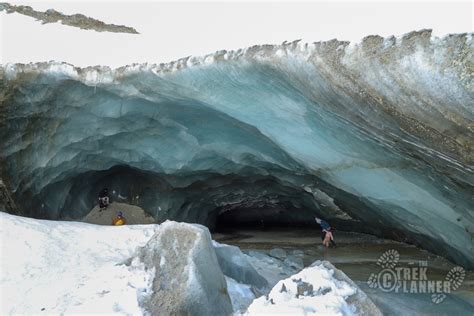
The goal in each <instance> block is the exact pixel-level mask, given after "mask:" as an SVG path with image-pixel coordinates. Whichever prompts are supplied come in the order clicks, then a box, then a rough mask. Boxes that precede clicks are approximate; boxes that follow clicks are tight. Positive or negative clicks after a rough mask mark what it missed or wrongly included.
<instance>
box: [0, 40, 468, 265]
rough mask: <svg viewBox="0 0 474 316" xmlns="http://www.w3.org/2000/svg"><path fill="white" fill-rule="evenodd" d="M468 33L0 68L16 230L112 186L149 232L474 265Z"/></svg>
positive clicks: (0, 117) (0, 115)
mask: <svg viewBox="0 0 474 316" xmlns="http://www.w3.org/2000/svg"><path fill="white" fill-rule="evenodd" d="M472 60H474V59H473V44H472V34H458V35H451V36H447V37H445V38H442V39H432V38H431V33H430V31H421V32H413V33H410V34H407V35H405V36H403V37H402V38H394V37H390V38H385V39H384V38H381V37H378V36H370V37H367V38H365V39H364V40H363V41H362V42H361V43H360V44H357V45H354V44H349V43H348V42H339V41H336V40H334V41H329V42H323V43H315V44H311V45H305V44H299V43H296V42H293V43H288V44H283V45H280V46H255V47H251V48H248V49H245V50H239V51H233V52H225V51H223V52H217V53H216V54H213V55H209V56H205V57H202V58H186V59H182V60H179V61H177V62H174V63H171V64H161V65H133V66H127V67H123V68H119V69H115V70H111V69H109V68H107V67H90V68H84V69H80V68H75V67H73V66H71V65H67V64H61V63H54V62H51V63H44V64H29V65H20V64H7V65H3V66H2V68H0V79H1V82H0V84H1V94H0V102H1V104H0V111H1V112H0V122H1V124H2V128H1V134H0V136H1V139H2V142H1V144H0V150H1V152H0V153H1V155H0V157H1V161H2V169H1V178H2V179H3V182H4V183H5V185H6V186H7V188H8V189H9V190H10V191H11V194H12V197H13V199H14V200H15V203H16V204H17V206H18V209H19V210H20V213H21V214H23V215H26V216H32V217H39V218H50V219H74V218H80V217H82V216H84V215H85V214H86V213H87V212H88V211H89V210H90V209H91V208H92V206H93V205H94V203H95V202H96V197H97V194H98V192H99V190H100V189H101V188H103V187H108V188H109V190H110V191H113V192H114V193H113V198H114V199H118V200H123V201H127V202H129V203H133V204H136V205H139V206H141V207H142V208H144V209H145V210H146V211H147V212H149V213H151V214H152V215H153V216H154V217H155V218H156V219H157V220H163V219H167V218H171V219H175V220H182V221H190V222H199V223H203V224H206V225H208V226H210V227H213V226H214V225H215V223H216V220H217V219H218V218H219V217H220V216H224V217H225V218H226V221H228V222H229V221H230V222H235V223H236V225H237V224H239V223H244V222H252V221H260V220H264V221H266V222H273V223H280V224H294V225H300V224H308V223H312V222H313V217H314V216H315V215H320V216H323V217H324V218H327V219H328V220H329V221H330V222H332V223H334V225H335V226H336V227H338V228H340V229H349V230H354V231H363V232H369V233H372V234H376V235H379V236H385V237H389V238H393V239H397V240H402V241H408V242H413V243H416V244H418V245H421V246H422V247H424V248H426V249H429V250H432V251H434V252H436V253H438V254H441V255H443V256H445V257H447V258H450V259H451V260H454V261H456V262H458V263H460V264H462V265H464V266H466V267H471V268H472V267H474V249H473V238H474V237H473V236H474V235H473V232H474V214H473V206H474V201H473V197H474V194H473V193H474V190H473V184H474V178H473V175H474V173H473V162H474V155H473V143H474V141H473V139H474V137H473V136H474V135H473V134H474V132H473V127H474V125H473V124H474V105H473V99H474V98H473V76H472V75H473V65H472Z"/></svg>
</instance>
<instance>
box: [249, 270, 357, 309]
mask: <svg viewBox="0 0 474 316" xmlns="http://www.w3.org/2000/svg"><path fill="white" fill-rule="evenodd" d="M333 273H334V271H332V270H328V269H326V268H325V267H324V266H323V265H316V266H311V267H308V268H306V269H304V270H302V271H301V272H299V273H297V274H295V275H292V276H291V277H289V278H287V279H285V280H281V281H280V282H278V283H277V284H276V285H275V286H274V287H273V289H272V290H271V292H270V293H269V294H268V295H267V296H261V297H260V298H258V299H256V300H254V301H253V303H252V304H251V305H250V306H249V308H248V315H262V314H271V315H311V314H314V315H356V310H355V308H354V307H352V306H350V305H349V304H348V303H347V302H346V298H348V297H349V296H351V295H354V294H355V293H356V291H357V289H356V288H355V287H353V286H351V285H350V284H348V283H347V282H345V281H340V280H337V279H336V278H334V276H333Z"/></svg>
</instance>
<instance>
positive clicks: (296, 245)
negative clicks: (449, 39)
mask: <svg viewBox="0 0 474 316" xmlns="http://www.w3.org/2000/svg"><path fill="white" fill-rule="evenodd" d="M213 239H215V240H216V241H218V242H221V243H226V244H230V245H235V246H238V247H240V248H241V249H242V251H244V252H246V251H249V250H258V251H262V252H268V251H269V250H271V249H273V248H283V249H285V250H287V251H290V250H302V251H304V257H303V261H304V263H305V266H307V265H309V264H311V263H312V262H314V261H315V260H328V261H330V262H331V263H333V264H334V265H335V266H336V267H337V268H339V269H340V270H342V271H343V272H345V273H346V274H347V275H348V276H349V277H350V278H351V279H352V280H354V282H356V283H357V285H359V287H361V288H362V290H364V291H365V292H366V293H367V294H368V295H369V296H370V298H371V299H372V300H373V301H374V303H375V304H376V305H377V306H378V307H379V308H380V309H381V310H382V312H383V313H384V314H387V315H397V316H398V315H415V314H416V315H450V316H454V315H456V316H460V315H474V272H473V271H466V272H465V277H464V279H463V280H462V283H461V285H460V287H459V288H457V289H456V290H455V291H452V292H451V293H450V294H447V295H446V297H444V296H443V295H442V294H440V295H437V296H436V297H433V296H432V294H425V293H420V292H421V291H422V290H423V284H426V285H427V291H429V289H428V282H431V284H434V282H433V281H444V280H445V279H446V277H447V275H448V272H449V271H450V270H451V269H453V268H455V267H456V265H454V264H452V263H450V262H449V261H447V260H445V259H444V258H441V257H439V256H436V255H434V254H432V253H430V252H428V251H425V250H422V249H419V248H417V247H415V246H412V245H408V244H403V243H399V242H394V241H390V240H384V239H379V238H376V237H373V236H370V235H365V234H357V233H346V232H336V233H335V241H336V243H337V247H336V248H325V247H323V246H322V244H321V236H320V232H319V231H318V230H313V229H295V228H291V229H281V228H280V229H272V230H268V231H262V230H256V229H248V230H234V231H226V232H225V233H215V234H213ZM392 250H395V251H396V253H398V255H399V258H398V261H397V262H396V260H391V261H387V262H386V264H389V262H393V265H394V267H393V268H390V267H389V270H390V271H393V272H394V273H395V277H394V274H391V273H390V272H387V271H385V272H381V271H382V270H383V268H382V267H381V266H380V265H377V261H378V260H379V258H380V256H381V255H382V254H383V253H385V252H386V251H391V253H392V254H396V253H395V252H394V251H392ZM395 262H396V264H395ZM397 269H398V270H397ZM398 271H399V272H398ZM408 271H410V274H411V275H408ZM423 272H425V273H426V278H425V277H424V276H423ZM398 273H400V274H399V275H400V276H398V275H397V274H398ZM414 273H418V274H419V275H414ZM371 274H373V275H374V276H375V277H376V279H375V281H374V282H372V283H371V284H372V286H374V285H376V287H373V288H371V287H369V284H368V280H369V278H370V276H371ZM390 276H392V278H390ZM395 278H396V279H397V280H401V281H406V282H401V283H397V282H394V281H395ZM417 279H418V280H417ZM461 279H462V278H456V280H461ZM384 280H385V281H384ZM412 281H413V282H412ZM423 281H424V282H423ZM415 286H416V288H415ZM435 286H436V285H435ZM381 287H383V289H382V288H381ZM435 292H436V290H435ZM433 299H434V300H435V301H438V302H439V301H441V302H439V303H434V302H433Z"/></svg>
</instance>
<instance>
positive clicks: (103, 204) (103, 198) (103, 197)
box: [99, 188, 110, 212]
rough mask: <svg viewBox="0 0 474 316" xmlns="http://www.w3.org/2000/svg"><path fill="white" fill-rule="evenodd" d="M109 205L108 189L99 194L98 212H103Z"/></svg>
mask: <svg viewBox="0 0 474 316" xmlns="http://www.w3.org/2000/svg"><path fill="white" fill-rule="evenodd" d="M109 204H110V199H109V189H107V188H104V189H102V190H100V192H99V208H100V211H101V212H102V211H103V210H105V209H106V208H107V207H108V206H109Z"/></svg>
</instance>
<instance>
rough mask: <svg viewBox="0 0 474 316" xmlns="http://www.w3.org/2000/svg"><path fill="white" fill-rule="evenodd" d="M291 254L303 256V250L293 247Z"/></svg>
mask: <svg viewBox="0 0 474 316" xmlns="http://www.w3.org/2000/svg"><path fill="white" fill-rule="evenodd" d="M291 254H292V255H293V256H297V257H304V251H303V250H299V249H295V250H293V251H292V252H291Z"/></svg>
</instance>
